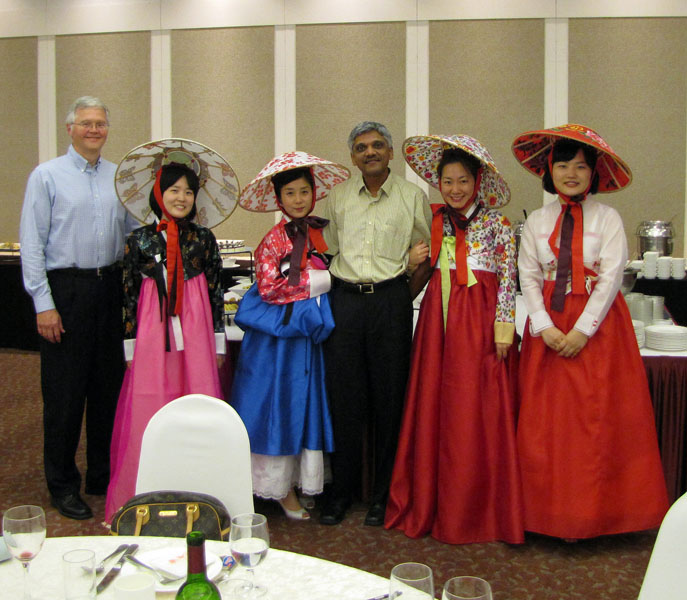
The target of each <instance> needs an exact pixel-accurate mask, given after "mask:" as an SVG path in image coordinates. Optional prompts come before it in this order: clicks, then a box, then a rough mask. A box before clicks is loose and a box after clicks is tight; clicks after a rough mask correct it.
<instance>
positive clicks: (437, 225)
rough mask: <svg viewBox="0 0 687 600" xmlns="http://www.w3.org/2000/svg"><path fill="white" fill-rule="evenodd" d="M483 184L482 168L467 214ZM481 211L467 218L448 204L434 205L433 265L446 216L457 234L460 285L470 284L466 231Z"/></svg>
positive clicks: (437, 255)
mask: <svg viewBox="0 0 687 600" xmlns="http://www.w3.org/2000/svg"><path fill="white" fill-rule="evenodd" d="M481 182H482V167H480V168H479V169H478V171H477V177H475V187H474V189H473V190H472V196H470V199H469V200H468V202H467V204H466V205H465V208H464V209H463V210H465V212H467V211H468V210H469V209H470V207H471V206H472V205H473V203H474V202H475V199H476V198H477V194H478V193H479V188H480V184H481ZM439 191H441V178H440V179H439ZM478 212H479V211H478V210H475V211H474V212H473V213H472V215H470V218H467V217H466V216H465V215H464V214H462V213H461V212H460V211H459V210H458V209H457V208H453V207H452V206H450V205H448V204H432V215H433V216H432V241H431V248H432V257H431V265H432V266H434V265H435V264H436V262H437V259H438V258H439V251H440V250H441V240H442V238H443V237H444V215H448V218H449V220H450V222H451V224H452V225H453V230H454V231H455V234H456V281H457V283H458V284H459V285H467V282H468V252H467V248H466V246H465V230H466V229H467V226H468V225H469V224H470V221H472V219H474V218H475V216H476V215H477V213H478Z"/></svg>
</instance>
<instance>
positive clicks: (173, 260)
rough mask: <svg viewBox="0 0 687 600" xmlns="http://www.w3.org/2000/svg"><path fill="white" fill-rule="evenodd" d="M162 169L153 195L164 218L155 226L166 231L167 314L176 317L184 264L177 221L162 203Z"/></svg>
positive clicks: (178, 310)
mask: <svg viewBox="0 0 687 600" xmlns="http://www.w3.org/2000/svg"><path fill="white" fill-rule="evenodd" d="M161 175H162V169H160V170H159V171H158V172H157V175H156V176H155V185H154V186H153V194H154V195H155V200H156V201H157V205H158V206H159V207H160V210H161V211H162V214H163V215H164V217H163V218H162V219H161V220H160V222H159V223H158V224H157V230H158V231H164V230H167V301H168V302H167V313H168V314H170V315H178V314H179V313H180V312H181V306H182V304H183V301H184V264H183V262H182V259H181V247H180V246H179V226H178V224H177V220H176V219H175V218H174V217H173V216H172V215H170V214H169V212H168V211H167V209H166V208H165V203H164V202H163V201H162V191H161V190H160V176H161Z"/></svg>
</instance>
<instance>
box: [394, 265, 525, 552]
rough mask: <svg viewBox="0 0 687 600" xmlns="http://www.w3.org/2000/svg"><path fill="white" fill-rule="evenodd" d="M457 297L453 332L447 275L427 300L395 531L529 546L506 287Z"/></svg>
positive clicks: (398, 470) (454, 293) (485, 285)
mask: <svg viewBox="0 0 687 600" xmlns="http://www.w3.org/2000/svg"><path fill="white" fill-rule="evenodd" d="M474 273H475V276H476V277H477V280H478V282H479V283H478V284H476V285H473V286H471V287H469V288H468V287H467V286H464V285H460V286H459V285H457V283H456V281H455V271H453V270H452V271H451V280H452V286H451V293H450V299H449V309H448V317H447V327H446V331H445V332H444V323H443V314H442V305H441V273H440V271H439V270H438V269H437V270H435V272H434V274H433V275H432V278H431V280H430V282H429V286H428V288H427V292H426V293H425V297H424V299H423V301H422V306H421V308H420V316H419V319H418V324H417V329H416V332H415V339H414V342H413V355H412V364H411V371H410V379H409V383H408V391H407V394H406V405H405V412H404V417H403V425H402V429H401V434H400V438H399V445H398V451H397V453H396V463H395V466H394V472H393V477H392V481H391V488H390V492H389V501H388V504H387V512H386V522H385V527H386V528H387V529H389V528H397V529H401V530H403V531H404V532H405V533H406V535H408V536H409V537H413V538H415V537H420V536H422V535H424V534H426V533H431V535H432V537H434V538H436V539H438V540H440V541H443V542H448V543H452V544H466V543H471V542H489V541H493V540H502V541H506V542H509V543H521V542H523V540H524V534H523V522H522V496H521V487H520V474H519V470H518V461H517V458H516V440H515V417H514V413H515V406H514V398H513V391H512V386H511V381H510V378H509V361H514V360H517V349H516V348H515V346H513V348H511V350H510V352H509V358H508V359H507V360H505V361H504V360H499V359H498V358H497V357H496V350H495V345H494V315H495V311H496V294H497V289H498V281H497V278H496V275H495V274H494V273H490V272H486V271H475V272H474Z"/></svg>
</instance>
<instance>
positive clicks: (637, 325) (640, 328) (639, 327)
mask: <svg viewBox="0 0 687 600" xmlns="http://www.w3.org/2000/svg"><path fill="white" fill-rule="evenodd" d="M632 326H633V327H634V329H635V337H636V338H637V345H638V346H639V347H640V348H644V341H645V335H644V321H640V320H639V319H632Z"/></svg>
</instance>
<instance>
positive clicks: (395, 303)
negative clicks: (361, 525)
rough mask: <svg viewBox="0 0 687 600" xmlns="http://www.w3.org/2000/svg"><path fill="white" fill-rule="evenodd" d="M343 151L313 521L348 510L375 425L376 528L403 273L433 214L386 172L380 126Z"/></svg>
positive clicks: (422, 254) (399, 404)
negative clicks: (326, 483) (344, 172)
mask: <svg viewBox="0 0 687 600" xmlns="http://www.w3.org/2000/svg"><path fill="white" fill-rule="evenodd" d="M348 146H349V148H350V150H351V160H352V161H353V164H354V165H355V166H356V167H357V168H358V169H359V170H360V174H355V175H353V176H352V177H351V178H350V179H349V180H348V181H346V182H344V183H342V184H340V185H338V186H336V187H335V188H334V189H333V190H332V191H331V193H330V194H329V199H328V201H327V205H326V208H325V217H326V218H327V219H329V224H328V225H327V227H326V228H325V230H324V237H325V241H326V242H327V245H328V246H329V250H328V252H329V253H331V254H332V255H333V258H332V262H331V266H330V273H331V274H332V279H333V286H332V291H331V293H330V301H331V306H332V312H333V315H334V321H335V323H336V327H335V329H334V332H333V333H332V335H331V337H330V338H329V339H328V340H327V342H326V344H325V359H326V365H327V389H328V393H329V402H330V407H331V411H332V418H333V423H334V443H335V452H334V454H333V456H332V475H333V483H332V487H331V490H330V496H329V498H328V501H327V503H326V505H325V506H324V508H323V510H322V513H321V515H320V523H323V524H326V525H336V524H338V523H340V522H341V521H342V520H343V518H344V516H345V514H346V510H347V509H348V507H349V506H350V504H351V500H352V491H353V490H355V489H356V488H357V487H358V484H359V483H360V479H361V469H362V447H363V432H364V431H365V428H366V424H367V423H368V422H369V423H371V424H373V426H374V441H375V448H374V482H373V487H372V498H371V504H370V508H369V511H368V513H367V516H366V518H365V524H366V525H382V524H383V523H384V511H385V509H386V499H387V495H388V492H389V483H390V480H391V471H392V469H393V464H394V456H395V453H396V445H397V442H398V433H399V429H400V424H401V416H402V411H403V401H404V397H405V387H406V380H407V378H408V368H409V362H410V345H411V341H412V313H413V310H412V301H411V295H410V290H409V288H408V280H407V277H406V270H407V268H408V266H409V261H410V262H412V263H413V264H417V263H419V262H422V260H424V258H426V256H427V252H428V246H427V243H428V242H429V239H430V229H429V228H430V223H431V219H432V213H431V209H430V207H429V203H428V201H427V196H426V195H425V193H424V192H423V191H422V190H421V189H420V188H418V187H417V186H416V185H414V184H412V183H409V182H408V181H406V180H405V179H403V178H402V177H399V176H397V175H393V174H392V173H391V172H390V170H389V161H390V160H391V159H392V158H393V156H394V150H393V142H392V139H391V134H390V133H389V131H388V130H387V128H386V127H385V126H384V125H382V124H380V123H375V122H371V121H365V122H363V123H360V124H358V125H356V127H354V128H353V131H351V134H350V135H349V138H348Z"/></svg>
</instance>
